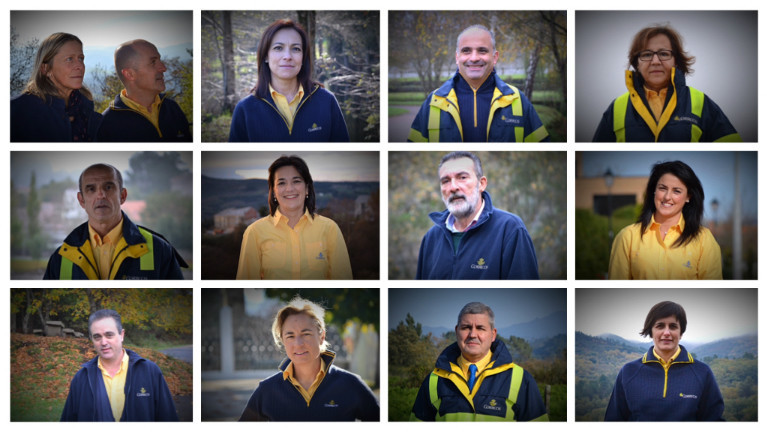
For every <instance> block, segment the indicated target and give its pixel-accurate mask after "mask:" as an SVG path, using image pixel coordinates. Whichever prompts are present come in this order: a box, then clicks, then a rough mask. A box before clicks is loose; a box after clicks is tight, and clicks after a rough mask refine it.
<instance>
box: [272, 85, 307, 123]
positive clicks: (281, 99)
mask: <svg viewBox="0 0 767 432" xmlns="http://www.w3.org/2000/svg"><path fill="white" fill-rule="evenodd" d="M269 92H270V93H271V94H272V100H273V101H274V104H275V105H277V109H278V110H280V114H282V116H283V117H285V121H286V122H287V123H288V129H289V130H292V129H293V119H294V118H295V116H296V110H297V109H298V105H299V103H300V102H301V99H303V97H304V86H302V85H301V84H298V92H297V93H296V95H295V96H294V97H293V100H291V101H289V102H288V98H286V97H285V96H283V95H282V94H281V93H278V92H277V90H275V89H274V87H272V85H271V84H269Z"/></svg>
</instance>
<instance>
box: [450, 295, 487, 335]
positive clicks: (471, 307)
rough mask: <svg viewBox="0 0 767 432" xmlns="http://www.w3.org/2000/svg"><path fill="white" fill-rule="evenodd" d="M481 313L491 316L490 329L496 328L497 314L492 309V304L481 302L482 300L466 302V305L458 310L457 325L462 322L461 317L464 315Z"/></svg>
mask: <svg viewBox="0 0 767 432" xmlns="http://www.w3.org/2000/svg"><path fill="white" fill-rule="evenodd" d="M479 314H486V315H487V316H488V317H489V318H490V329H491V330H492V329H494V328H495V314H494V313H493V310H492V309H490V306H488V305H486V304H484V303H481V302H471V303H466V305H465V306H464V307H463V308H461V311H460V312H458V321H457V323H456V326H458V325H460V324H461V318H462V317H463V316H464V315H479Z"/></svg>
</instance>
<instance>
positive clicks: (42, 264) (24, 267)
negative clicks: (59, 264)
mask: <svg viewBox="0 0 767 432" xmlns="http://www.w3.org/2000/svg"><path fill="white" fill-rule="evenodd" d="M47 266H48V260H47V259H44V260H35V259H12V260H11V271H12V272H19V273H26V272H34V271H37V270H42V271H45V268H46V267H47Z"/></svg>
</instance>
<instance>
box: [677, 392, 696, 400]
mask: <svg viewBox="0 0 767 432" xmlns="http://www.w3.org/2000/svg"><path fill="white" fill-rule="evenodd" d="M679 397H680V398H682V399H697V398H698V396H697V395H691V394H684V393H679Z"/></svg>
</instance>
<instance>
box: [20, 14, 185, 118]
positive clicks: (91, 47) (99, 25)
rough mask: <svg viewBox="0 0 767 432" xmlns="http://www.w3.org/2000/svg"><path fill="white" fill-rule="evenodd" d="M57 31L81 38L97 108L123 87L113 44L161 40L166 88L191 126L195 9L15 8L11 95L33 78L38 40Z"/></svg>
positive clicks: (87, 78) (87, 83) (87, 81)
mask: <svg viewBox="0 0 767 432" xmlns="http://www.w3.org/2000/svg"><path fill="white" fill-rule="evenodd" d="M55 32H66V33H71V34H73V35H75V36H77V37H78V38H80V40H81V41H82V42H83V54H85V78H84V79H83V84H84V85H85V86H86V87H87V88H88V89H89V90H90V91H91V92H92V93H93V99H94V100H93V101H94V104H95V107H94V110H95V111H97V112H102V111H104V110H105V109H106V108H107V107H108V106H109V103H110V102H112V101H113V100H114V98H115V96H116V95H117V94H118V93H119V92H120V91H121V90H122V89H123V86H122V83H120V80H119V79H118V78H117V72H116V71H115V62H114V54H115V49H117V47H118V46H119V45H120V44H121V43H123V42H127V41H130V40H133V39H145V40H147V41H149V42H151V43H153V44H155V46H157V50H158V51H159V52H160V56H161V59H162V62H163V63H164V64H165V67H166V68H167V69H168V70H167V71H166V72H165V74H164V78H165V93H166V94H167V95H168V96H169V97H170V98H172V99H173V100H174V101H176V102H177V103H178V104H179V106H180V107H181V109H182V110H183V111H184V114H185V115H186V118H187V120H189V125H190V128H191V126H192V119H193V116H192V101H193V98H192V96H193V94H192V86H193V84H192V83H193V78H194V74H193V71H192V55H193V50H192V47H193V41H192V11H60V10H57V11H11V97H13V96H16V95H18V94H20V93H21V91H22V90H23V89H24V86H25V85H26V84H27V81H28V80H29V77H30V74H31V72H32V67H33V66H34V64H35V56H36V55H37V49H38V47H39V46H40V43H41V42H42V41H43V40H45V38H47V37H48V36H50V35H51V34H53V33H55Z"/></svg>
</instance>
